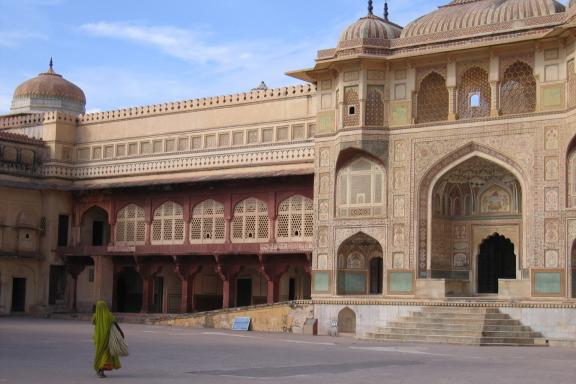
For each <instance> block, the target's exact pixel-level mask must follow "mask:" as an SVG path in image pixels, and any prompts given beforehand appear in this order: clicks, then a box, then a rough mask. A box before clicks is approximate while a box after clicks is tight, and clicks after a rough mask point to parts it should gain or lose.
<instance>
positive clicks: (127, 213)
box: [114, 204, 146, 246]
mask: <svg viewBox="0 0 576 384" xmlns="http://www.w3.org/2000/svg"><path fill="white" fill-rule="evenodd" d="M145 242H146V219H145V214H144V208H142V207H139V206H137V205H134V204H130V205H128V206H126V207H124V208H122V209H121V210H120V211H119V212H118V215H117V216H116V230H115V237H114V244H116V245H120V246H122V245H123V246H134V245H144V243H145Z"/></svg>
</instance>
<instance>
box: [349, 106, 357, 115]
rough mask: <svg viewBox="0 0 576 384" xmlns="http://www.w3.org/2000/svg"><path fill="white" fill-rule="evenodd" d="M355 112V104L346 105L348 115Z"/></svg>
mask: <svg viewBox="0 0 576 384" xmlns="http://www.w3.org/2000/svg"><path fill="white" fill-rule="evenodd" d="M355 114H356V106H355V105H349V106H348V116H354V115H355Z"/></svg>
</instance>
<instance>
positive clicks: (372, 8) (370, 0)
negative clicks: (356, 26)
mask: <svg viewBox="0 0 576 384" xmlns="http://www.w3.org/2000/svg"><path fill="white" fill-rule="evenodd" d="M373 12H374V5H373V4H372V0H368V14H369V15H373V14H374V13H373Z"/></svg>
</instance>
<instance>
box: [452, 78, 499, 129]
mask: <svg viewBox="0 0 576 384" xmlns="http://www.w3.org/2000/svg"><path fill="white" fill-rule="evenodd" d="M491 100H492V98H491V90H490V83H489V82H488V73H486V71H485V70H483V69H481V68H478V67H472V68H470V69H468V70H467V71H466V72H464V74H462V77H461V78H460V84H459V86H458V117H459V118H460V119H473V118H477V117H486V116H490V103H491Z"/></svg>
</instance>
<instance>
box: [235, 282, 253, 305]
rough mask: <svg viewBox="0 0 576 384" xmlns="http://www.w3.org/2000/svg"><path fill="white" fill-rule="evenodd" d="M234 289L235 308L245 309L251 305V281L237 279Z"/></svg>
mask: <svg viewBox="0 0 576 384" xmlns="http://www.w3.org/2000/svg"><path fill="white" fill-rule="evenodd" d="M236 288H237V289H236V306H238V307H247V306H250V305H252V279H238V280H237V281H236Z"/></svg>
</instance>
